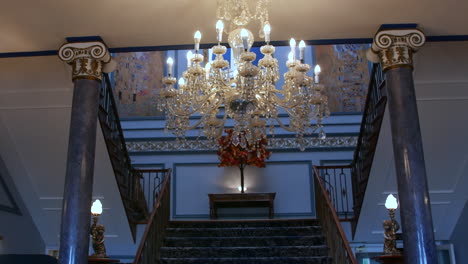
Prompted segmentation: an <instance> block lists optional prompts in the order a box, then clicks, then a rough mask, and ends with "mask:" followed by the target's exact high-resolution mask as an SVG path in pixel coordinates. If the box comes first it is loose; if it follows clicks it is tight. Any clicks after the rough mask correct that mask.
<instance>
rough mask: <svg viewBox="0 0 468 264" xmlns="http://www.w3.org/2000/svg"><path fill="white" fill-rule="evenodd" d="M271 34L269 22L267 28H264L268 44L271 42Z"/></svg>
mask: <svg viewBox="0 0 468 264" xmlns="http://www.w3.org/2000/svg"><path fill="white" fill-rule="evenodd" d="M270 32H271V27H270V24H269V23H268V22H267V23H266V24H265V26H264V27H263V33H264V34H265V42H266V43H269V42H270Z"/></svg>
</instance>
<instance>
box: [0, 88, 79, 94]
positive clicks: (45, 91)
mask: <svg viewBox="0 0 468 264" xmlns="http://www.w3.org/2000/svg"><path fill="white" fill-rule="evenodd" d="M55 92H73V87H72V88H60V89H50V88H49V89H21V90H18V89H17V90H3V91H2V90H0V94H2V95H3V94H31V93H55Z"/></svg>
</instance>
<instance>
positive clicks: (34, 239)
mask: <svg viewBox="0 0 468 264" xmlns="http://www.w3.org/2000/svg"><path fill="white" fill-rule="evenodd" d="M0 177H2V179H3V182H4V186H5V187H6V189H4V188H1V189H0V192H2V197H5V195H4V194H5V192H9V193H10V194H11V197H12V198H13V200H14V203H16V204H17V206H18V208H19V212H20V213H21V214H17V213H13V212H11V211H9V210H3V209H0V236H2V237H3V240H0V254H44V252H45V244H44V241H43V240H42V237H41V235H40V233H39V231H38V230H37V228H36V225H35V224H34V222H33V220H32V218H31V215H30V214H29V212H28V210H27V209H26V206H25V205H24V203H23V201H22V199H21V196H20V195H19V193H18V191H17V189H16V187H15V185H14V183H13V181H12V179H11V176H10V174H9V173H8V170H7V168H6V166H5V163H4V162H3V160H2V158H1V157H0ZM0 187H3V186H0ZM5 190H7V191H5ZM2 200H3V202H6V199H2ZM10 203H11V201H10Z"/></svg>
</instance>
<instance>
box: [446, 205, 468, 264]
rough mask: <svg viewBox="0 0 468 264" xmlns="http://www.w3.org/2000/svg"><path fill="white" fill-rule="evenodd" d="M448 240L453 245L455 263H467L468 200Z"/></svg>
mask: <svg viewBox="0 0 468 264" xmlns="http://www.w3.org/2000/svg"><path fill="white" fill-rule="evenodd" d="M450 240H451V242H452V243H453V245H454V249H455V259H456V261H457V263H468V250H467V249H468V202H467V203H465V207H464V208H463V211H462V213H461V215H460V218H458V222H457V225H456V226H455V229H454V230H453V232H452V237H451V238H450Z"/></svg>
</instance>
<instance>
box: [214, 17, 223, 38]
mask: <svg viewBox="0 0 468 264" xmlns="http://www.w3.org/2000/svg"><path fill="white" fill-rule="evenodd" d="M223 30H224V24H223V21H222V20H218V22H216V32H217V33H218V42H221V41H223Z"/></svg>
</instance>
